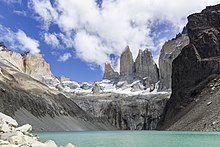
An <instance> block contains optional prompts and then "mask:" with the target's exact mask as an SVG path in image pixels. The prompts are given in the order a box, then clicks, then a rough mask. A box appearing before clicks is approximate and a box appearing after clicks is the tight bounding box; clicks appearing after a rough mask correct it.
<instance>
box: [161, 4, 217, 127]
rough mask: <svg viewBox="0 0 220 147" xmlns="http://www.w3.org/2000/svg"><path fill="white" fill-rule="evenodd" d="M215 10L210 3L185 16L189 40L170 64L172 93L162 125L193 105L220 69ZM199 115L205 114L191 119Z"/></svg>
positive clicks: (167, 123) (173, 119)
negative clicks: (186, 17) (198, 10)
mask: <svg viewBox="0 0 220 147" xmlns="http://www.w3.org/2000/svg"><path fill="white" fill-rule="evenodd" d="M219 10H220V5H216V6H210V7H207V8H206V9H205V10H203V11H202V12H201V13H197V14H193V15H190V16H189V17H188V24H187V26H186V27H187V31H188V35H189V38H190V44H189V45H187V46H186V47H184V48H183V49H182V52H181V53H180V54H179V56H178V57H177V58H176V59H175V60H174V61H173V64H172V68H173V69H172V95H171V98H170V100H169V101H168V103H167V105H166V108H165V115H164V119H163V122H164V123H163V124H164V128H167V127H169V126H171V125H172V124H173V123H174V122H176V121H177V120H178V119H179V118H181V117H182V116H184V115H185V114H186V113H187V112H188V111H190V110H191V109H193V107H189V106H190V105H191V104H192V103H193V102H194V101H198V100H200V99H201V98H198V100H196V99H197V96H198V95H200V93H201V91H203V89H204V88H205V87H206V86H207V83H208V82H209V81H211V80H212V79H214V78H215V77H216V75H218V74H219V73H220V58H219V56H220V32H219V31H220V26H219V23H220V11H219ZM201 96H202V95H201ZM210 96H211V95H210ZM204 109H207V108H204ZM210 111H212V108H211V109H210ZM201 119H205V118H204V117H198V118H197V119H196V120H195V121H199V120H201Z"/></svg>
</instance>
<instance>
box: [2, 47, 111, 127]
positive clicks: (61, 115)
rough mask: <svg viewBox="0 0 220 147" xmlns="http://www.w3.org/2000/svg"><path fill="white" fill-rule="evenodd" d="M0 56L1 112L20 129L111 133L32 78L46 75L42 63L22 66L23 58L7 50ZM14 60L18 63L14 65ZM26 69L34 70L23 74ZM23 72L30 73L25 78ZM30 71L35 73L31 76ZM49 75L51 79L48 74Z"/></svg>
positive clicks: (65, 99)
mask: <svg viewBox="0 0 220 147" xmlns="http://www.w3.org/2000/svg"><path fill="white" fill-rule="evenodd" d="M0 55H1V58H0V111H1V112H3V113H5V114H7V115H10V116H12V117H13V118H15V119H16V120H17V121H18V123H19V124H20V125H23V124H26V123H29V124H32V125H33V129H34V131H64V130H66V131H67V130H105V129H110V128H111V129H114V127H113V126H112V125H110V124H107V123H106V122H105V124H104V122H103V121H101V120H99V119H96V118H94V117H93V116H92V115H90V114H89V113H86V112H85V111H83V110H82V109H81V108H80V107H79V106H78V105H76V104H75V103H74V102H73V101H72V100H71V99H69V98H67V97H66V96H65V95H63V94H62V93H60V92H59V91H58V90H55V89H51V88H50V87H48V86H47V85H45V84H44V83H42V82H41V81H38V80H36V79H35V78H33V77H32V76H35V75H38V74H37V73H39V72H42V71H46V72H48V70H46V69H48V66H47V64H42V63H44V62H45V61H44V60H42V61H41V62H38V63H39V64H37V66H35V65H36V63H33V64H32V61H36V60H32V61H28V60H29V59H28V60H26V61H28V64H26V66H22V64H20V63H22V61H23V58H22V55H19V54H18V53H14V52H11V51H8V50H7V51H5V50H2V51H0ZM4 55H6V57H5V58H3V57H4ZM31 56H32V55H31ZM34 56H35V57H36V58H38V59H39V58H41V56H38V55H34ZM32 57H33V56H32ZM32 57H27V58H30V59H32ZM35 57H34V59H36V58H35ZM17 59H20V61H19V62H15V61H16V60H17ZM10 61H11V62H10ZM12 61H13V62H12ZM29 65H34V66H33V67H32V68H33V70H32V68H29V69H28V70H24V69H25V68H23V67H28V66H29ZM36 67H37V68H36ZM44 68H45V69H44ZM38 69H39V70H38ZM26 71H30V72H27V73H28V74H27V73H26ZM31 71H35V72H36V73H34V74H32V72H31ZM48 73H49V74H48V75H50V73H51V72H50V71H49V72H48ZM29 74H30V75H31V76H30V75H29ZM51 124H52V125H51Z"/></svg>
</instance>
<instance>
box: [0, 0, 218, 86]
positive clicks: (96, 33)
mask: <svg viewBox="0 0 220 147" xmlns="http://www.w3.org/2000/svg"><path fill="white" fill-rule="evenodd" d="M218 3H220V0H193V1H192V0H191V1H189V0H0V32H1V33H0V42H1V41H3V42H5V44H6V46H8V47H9V48H10V49H12V50H14V51H16V52H24V51H31V52H32V53H35V54H42V55H43V57H44V59H45V60H46V61H47V62H48V63H49V64H50V66H51V71H52V73H53V74H54V75H55V76H62V75H63V76H65V77H69V78H71V79H72V80H74V81H78V82H82V81H98V80H101V79H102V76H103V69H104V64H105V63H106V62H108V61H111V62H112V64H113V67H114V69H115V70H116V71H119V57H120V54H121V53H122V52H123V50H124V49H125V47H126V46H127V45H129V47H130V49H131V50H132V52H133V58H134V59H135V58H136V56H137V53H138V51H139V49H146V48H148V49H150V50H151V52H152V54H153V56H154V59H155V61H156V62H158V57H159V53H160V50H161V48H162V45H163V44H164V42H165V41H167V40H169V39H171V38H173V37H175V36H176V34H178V33H179V32H181V31H182V29H183V27H184V26H185V25H186V23H187V16H188V15H190V14H192V13H196V12H200V11H201V10H202V9H204V8H205V7H206V6H209V5H214V4H218Z"/></svg>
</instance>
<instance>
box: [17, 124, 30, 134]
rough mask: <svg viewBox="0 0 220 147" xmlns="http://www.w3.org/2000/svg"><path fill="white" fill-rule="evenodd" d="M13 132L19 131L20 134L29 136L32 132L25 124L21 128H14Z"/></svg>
mask: <svg viewBox="0 0 220 147" xmlns="http://www.w3.org/2000/svg"><path fill="white" fill-rule="evenodd" d="M15 130H16V131H20V132H22V133H24V134H30V133H31V132H32V126H31V125H29V124H25V125H23V126H21V127H18V128H16V129H15Z"/></svg>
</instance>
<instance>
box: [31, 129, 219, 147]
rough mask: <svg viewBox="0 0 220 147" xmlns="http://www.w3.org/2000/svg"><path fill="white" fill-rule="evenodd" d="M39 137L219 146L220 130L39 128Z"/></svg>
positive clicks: (97, 146)
mask: <svg viewBox="0 0 220 147" xmlns="http://www.w3.org/2000/svg"><path fill="white" fill-rule="evenodd" d="M34 134H38V135H39V136H40V138H41V140H42V141H46V140H49V139H52V140H54V141H55V142H56V143H57V144H58V145H59V146H60V145H65V144H67V143H69V142H70V143H73V144H74V145H75V146H76V147H220V132H181V131H180V132H175V131H169V132H168V131H97V132H96V131H91V132H90V131H88V132H87V131H86V132H41V133H38V132H37V133H34Z"/></svg>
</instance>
